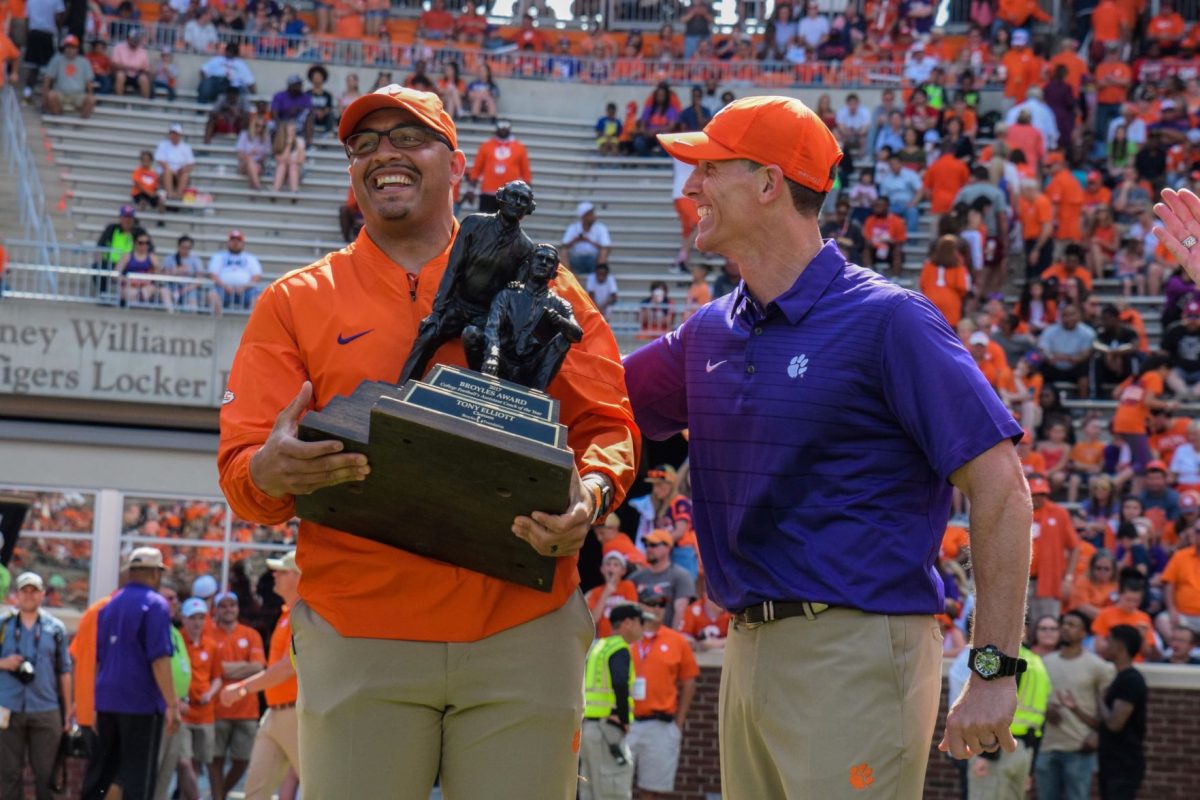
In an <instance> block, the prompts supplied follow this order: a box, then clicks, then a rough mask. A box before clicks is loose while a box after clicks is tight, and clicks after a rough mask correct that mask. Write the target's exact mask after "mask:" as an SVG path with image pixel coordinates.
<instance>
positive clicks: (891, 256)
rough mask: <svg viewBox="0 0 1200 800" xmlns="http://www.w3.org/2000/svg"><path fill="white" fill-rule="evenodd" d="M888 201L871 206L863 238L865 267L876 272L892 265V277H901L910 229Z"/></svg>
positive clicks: (864, 225) (881, 198) (882, 199)
mask: <svg viewBox="0 0 1200 800" xmlns="http://www.w3.org/2000/svg"><path fill="white" fill-rule="evenodd" d="M888 208H889V204H888V199H887V198H886V197H880V198H878V199H877V200H876V201H875V202H874V203H873V204H872V206H871V216H869V217H867V219H866V221H865V222H863V238H864V239H866V241H867V246H866V248H865V250H864V251H863V265H864V266H867V267H872V268H874V269H876V270H879V268H880V267H881V266H882V265H884V264H890V265H891V268H892V276H893V277H899V276H900V273H901V271H902V269H903V267H904V261H903V259H904V243H905V242H906V241H907V240H908V229H907V228H906V227H905V226H904V220H902V219H901V218H900V217H898V216H897V215H895V214H893V213H891V212H890V211H889V210H888Z"/></svg>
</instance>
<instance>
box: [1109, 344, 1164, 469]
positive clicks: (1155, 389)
mask: <svg viewBox="0 0 1200 800" xmlns="http://www.w3.org/2000/svg"><path fill="white" fill-rule="evenodd" d="M1168 365H1169V362H1168V360H1167V357H1166V356H1164V355H1162V354H1161V353H1152V354H1151V355H1149V356H1147V357H1146V359H1145V360H1144V361H1143V362H1142V363H1141V365H1140V371H1139V373H1138V374H1137V375H1135V376H1132V377H1129V378H1126V379H1125V380H1124V381H1122V382H1121V384H1120V385H1119V386H1117V388H1116V389H1114V390H1113V394H1112V396H1113V397H1114V398H1115V399H1116V401H1117V410H1116V413H1114V414H1113V424H1112V428H1113V433H1115V434H1118V435H1119V436H1120V437H1121V438H1122V439H1124V440H1125V443H1126V444H1128V445H1129V451H1130V455H1131V456H1132V458H1133V472H1134V475H1137V476H1141V475H1144V474H1145V472H1146V466H1147V464H1149V463H1150V458H1151V452H1150V440H1149V428H1148V425H1149V417H1150V413H1151V412H1152V411H1153V410H1155V409H1159V408H1165V409H1167V410H1168V411H1171V410H1174V409H1175V408H1177V407H1178V404H1177V403H1174V402H1172V401H1166V400H1161V399H1159V398H1161V397H1162V394H1163V390H1164V382H1163V379H1164V376H1165V375H1166V371H1167V367H1168ZM1133 489H1134V491H1135V492H1137V491H1140V490H1141V486H1140V482H1137V481H1135V485H1134V487H1133Z"/></svg>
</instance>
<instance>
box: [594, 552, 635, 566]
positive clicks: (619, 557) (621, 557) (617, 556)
mask: <svg viewBox="0 0 1200 800" xmlns="http://www.w3.org/2000/svg"><path fill="white" fill-rule="evenodd" d="M610 558H611V559H612V560H613V561H620V562H621V566H625V565H626V564H628V563H629V561H628V559H626V558H625V554H624V553H622V552H621V551H620V550H609V551H608V552H607V553H605V554H604V558H603V559H601V560H602V561H608V560H609V559H610Z"/></svg>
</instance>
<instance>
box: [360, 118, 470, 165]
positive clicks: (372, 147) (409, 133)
mask: <svg viewBox="0 0 1200 800" xmlns="http://www.w3.org/2000/svg"><path fill="white" fill-rule="evenodd" d="M385 136H386V137H387V140H388V141H389V142H390V143H391V145H392V147H394V148H396V149H397V150H415V149H416V148H418V147H424V146H425V145H427V144H429V143H430V142H441V143H442V144H444V145H446V147H448V148H450V149H451V150H453V149H454V148H453V147H451V145H450V140H449V139H447V138H446V137H445V136H442V135H441V134H440V133H438V132H437V131H435V130H433V129H432V128H426V127H424V126H421V125H400V126H398V127H395V128H392V129H391V130H390V131H359V132H358V133H352V134H350V135H349V136H347V137H346V155H347V156H349V157H350V158H355V157H357V156H366V155H370V154H371V153H374V152H375V151H376V150H378V149H379V142H380V141H381V140H382V139H383V137H385Z"/></svg>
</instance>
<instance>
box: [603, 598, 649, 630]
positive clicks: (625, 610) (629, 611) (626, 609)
mask: <svg viewBox="0 0 1200 800" xmlns="http://www.w3.org/2000/svg"><path fill="white" fill-rule="evenodd" d="M627 619H640V620H642V621H643V622H645V621H646V614H645V612H644V611H642V610H641V609H640V608H638V607H637V606H635V605H633V604H632V603H624V604H622V605H619V606H617V607H616V608H614V609H613V610H612V611H610V612H608V621H609V623H610V624H611V625H612V626H613V627H614V628H615V627H617V626H618V625H620V624H621V623H622V622H624V621H625V620H627Z"/></svg>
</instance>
